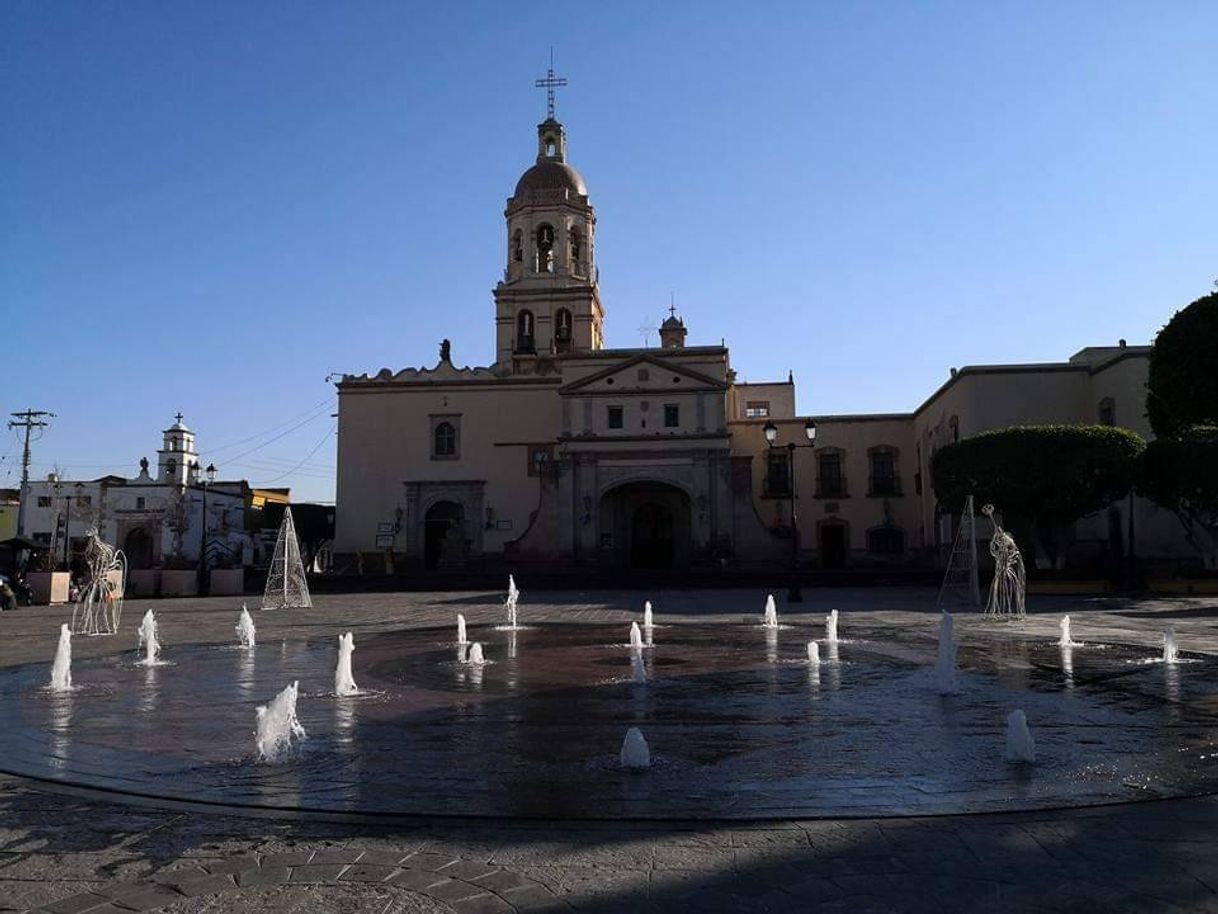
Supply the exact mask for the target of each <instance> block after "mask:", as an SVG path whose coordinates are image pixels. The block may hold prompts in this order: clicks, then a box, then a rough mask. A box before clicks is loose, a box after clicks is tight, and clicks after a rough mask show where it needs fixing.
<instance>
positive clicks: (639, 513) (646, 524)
mask: <svg viewBox="0 0 1218 914" xmlns="http://www.w3.org/2000/svg"><path fill="white" fill-rule="evenodd" d="M674 536H675V531H674V524H673V517H672V511H670V510H669V509H668V507H667V506H666V505H662V504H659V503H657V502H654V501H649V502H647V503H645V504H642V505H639V506H638V507H637V508H635V510H634V515H633V516H632V517H631V518H630V564H631V566H632V567H634V568H671V567H672V565H673V557H674V555H675V543H674V539H673V538H674Z"/></svg>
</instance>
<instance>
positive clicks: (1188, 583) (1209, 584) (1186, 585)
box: [1147, 578, 1218, 596]
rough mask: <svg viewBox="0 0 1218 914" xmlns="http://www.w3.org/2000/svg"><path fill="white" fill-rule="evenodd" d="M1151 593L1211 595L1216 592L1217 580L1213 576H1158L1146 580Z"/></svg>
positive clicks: (1217, 591) (1217, 592)
mask: <svg viewBox="0 0 1218 914" xmlns="http://www.w3.org/2000/svg"><path fill="white" fill-rule="evenodd" d="M1147 586H1148V587H1149V588H1150V590H1151V592H1152V593H1162V594H1172V595H1176V596H1188V595H1190V594H1199V595H1205V596H1212V595H1214V594H1218V580H1215V579H1214V578H1193V579H1189V578H1159V579H1152V580H1150V581H1147Z"/></svg>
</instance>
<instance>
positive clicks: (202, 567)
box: [195, 463, 216, 597]
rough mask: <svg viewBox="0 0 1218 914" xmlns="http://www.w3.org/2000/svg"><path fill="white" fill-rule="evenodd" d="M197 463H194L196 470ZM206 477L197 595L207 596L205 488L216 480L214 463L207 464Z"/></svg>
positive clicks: (205, 489) (204, 492)
mask: <svg viewBox="0 0 1218 914" xmlns="http://www.w3.org/2000/svg"><path fill="white" fill-rule="evenodd" d="M198 466H199V465H198V464H197V463H196V464H195V468H196V470H197V469H198ZM206 473H207V479H206V480H205V481H204V482H203V483H202V486H203V517H202V519H201V520H200V523H199V528H200V530H199V596H201V597H205V596H207V591H208V589H209V586H208V585H209V584H210V581H209V580H208V575H207V489H208V487H209V486H210V485H211V484H212V483H213V482H215V481H216V465H215V464H214V463H209V464H208V465H207V470H206Z"/></svg>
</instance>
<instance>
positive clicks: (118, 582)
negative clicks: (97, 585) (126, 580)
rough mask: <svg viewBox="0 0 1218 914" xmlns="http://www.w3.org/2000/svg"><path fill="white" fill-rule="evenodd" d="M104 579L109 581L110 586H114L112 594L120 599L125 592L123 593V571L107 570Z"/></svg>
mask: <svg viewBox="0 0 1218 914" xmlns="http://www.w3.org/2000/svg"><path fill="white" fill-rule="evenodd" d="M106 580H107V581H109V582H110V586H111V587H113V588H114V591H113V593H114V596H115V597H116V598H117V599H119V600H121V599H123V597H125V596H126V594H124V593H123V573H122V572H121V571H107V572H106Z"/></svg>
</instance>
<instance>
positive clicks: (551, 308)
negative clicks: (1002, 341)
mask: <svg viewBox="0 0 1218 914" xmlns="http://www.w3.org/2000/svg"><path fill="white" fill-rule="evenodd" d="M504 219H505V222H504V236H503V242H504V246H503V252H504V272H503V278H502V280H501V281H499V283H498V285H497V286H496V287H495V289H494V306H495V320H494V333H495V360H494V362H493V363H491V364H489V365H487V366H485V367H465V366H461V367H459V366H457V365H455V364H454V363H453V361H452V357H451V352H450V349H449V345H448V343H447V341H445V342H444V343H443V344H442V345H441V347H440V356H439V361H438V363H437V364H435V365H434V366H432V367H420V368H403V369H400V370H391V369H388V368H385V369H382V370H380V371H379V372H376V373H375V374H371V375H369V374H361V375H345V376H343V377H342V378H341V380H340V381H338V383H337V388H338V399H339V415H338V475H337V495H336V497H337V518H336V533H335V542H334V552H335V569H336V571H339V572H342V571H346V572H349V573H354V572H361V573H369V574H375V573H386V572H388V573H394V572H399V573H400V572H407V571H409V572H415V571H420V572H422V571H430V570H440V571H444V570H469V571H481V570H495V569H499V568H521V567H529V566H534V567H537V566H541V567H553V568H558V567H562V568H568V569H569V568H572V567H575V568H579V567H584V568H588V569H599V570H615V569H622V570H626V569H680V570H688V571H695V572H696V571H697V570H698V569H700V568H702V569H723V568H728V569H741V570H743V569H750V568H755V569H779V568H789V567H791V563H792V561H793V560H795V559H798V561H799V563H800V565H801V566H804V567H814V568H846V567H881V566H894V565H895V566H905V565H922V566H925V567H929V566H932V565H934V564H936V563H941V562H942V560H943V557H944V555H945V552H946V550H947V549H949V548H950V545H951V537H952V522H951V518H944V517H940V516H939V513H938V511H937V510H936V505H935V499H934V494H933V491H932V490H931V487H930V484H929V461H930V459H931V457H932V455H933V453H934V450H935V448H936V447H939V446H942V445H943V444H944V443H947V442H950V441H953V440H958V439H959V438H960V437H962V436H967V435H972V434H976V433H978V432H980V431H984V430H985V429H987V428H998V427H1004V426H1008V425H1013V424H1032V423H1041V422H1085V423H1094V422H1107V423H1109V424H1119V425H1124V426H1127V427H1129V428H1133V429H1134V430H1135V431H1138V432H1139V433H1141V434H1143V435H1147V436H1148V435H1149V434H1150V430H1149V427H1148V425H1147V422H1146V420H1145V417H1144V415H1143V409H1142V399H1143V398H1144V383H1145V377H1146V370H1147V360H1148V355H1149V347H1147V346H1127V345H1126V344H1125V343H1124V341H1121V342H1120V343H1119V344H1118V345H1116V346H1110V347H1092V348H1088V349H1084V350H1082V351H1080V352H1079V353H1077V354H1076V355H1074V356H1073V357H1071V358H1070V359H1069V360H1068V361H1065V362H1058V363H1048V364H1038V365H987V366H971V367H964V368H960V369H958V370H957V369H952V370H951V372H950V376H949V377H948V378H947V379H946V380H945V382H944V384H943V385H942V387H940V388H939V390H937V391H935V392H934V393H933V394H931V396H930V397H929V398H928V399H927V400H926V401H925V402H924V403H923V404H922V405H921V406H919V407H918V408H917V409H916V410H915V411H914V412H912V413H908V412H906V413H886V414H874V415H872V414H869V415H815V416H800V415H797V413H796V397H795V383H794V379H793V377H791V376H790V375H789V374H788V376H787V377H786V378H785V379H780V380H775V381H773V382H770V383H748V384H746V383H742V382H738V381H737V380H736V375H735V372H734V371H733V370H732V366H731V359H730V354H729V350H728V348H727V347H726V346H724V345H697V344H696V341H690V340H688V339H687V336H688V328H687V327H686V325H685V323H684V321H683V320H682V318H681V317H679V316H678V315H677V314H676V313H675V311H673V313H672V314H670V316H669V317H668V318H667V319H666V320H665V321H664V323H663V326H662V327H661V328H660V333H659V336H660V345H659V347H658V348H626V349H619V348H610V347H609V346H608V345H607V340H606V338H605V333H604V319H605V307H606V306H605V303H603V302H602V301H601V294H600V288H599V283H598V276H597V258H596V213H595V210H594V208H593V206H592V202H591V198H590V196H589V191H588V186H587V184H586V183H585V181H584V178H583V176H582V175H581V174H580V172H579V171H577V170H576V169H575V167H574V166H573V165H572V164H571V162H570V157H569V153H568V143H567V134H566V131H565V129H564V127H563V125H562V124H561V123H560V122H559V121H558V120H557V119H556V118H555V117H554V112H553V103H552V96H551V107H550V112H549V116H548V117H547V118H546V119H545V120H544V121H543V122H542V123H541V124H539V125H538V127H537V156H536V161H535V162H534V163H533V164H532V165H531V166H529V167H528V168H527V170H525V171H524V173H523V174H522V175H521V177H520V180H519V181H518V182H517V184H516V187H515V190H514V191H513V193H512V195H511V197H509V198H508V201H507V207H506V210H505V212H504ZM1129 509H1130V508H1129V506H1127V505H1116V506H1114V507H1113V508H1112V509H1111V511H1110V516H1107V517H1102V518H1088V519H1084V520H1083V521H1080V522H1079V524H1078V525H1076V528H1077V529H1076V530H1074V531H1073V534H1072V540H1071V542H1072V549H1074V552H1075V554H1077V555H1078V556H1081V557H1082V558H1084V559H1086V560H1091V559H1095V558H1097V557H1100V558H1102V557H1103V556H1105V555H1107V556H1109V557H1111V556H1112V555H1115V554H1119V553H1120V552H1121V551H1122V550H1123V549H1124V548H1125V545H1124V544H1123V542H1122V541H1121V537H1122V535H1123V533H1122V531H1123V530H1125V529H1126V527H1127V518H1126V517H1125V516H1124V514H1123V513H1122V512H1125V511H1127V510H1129ZM1133 510H1135V511H1136V512H1137V517H1138V528H1139V531H1140V533H1139V543H1138V545H1139V552H1140V554H1142V555H1147V554H1153V553H1154V551H1155V550H1156V549H1160V550H1167V551H1168V552H1176V551H1177V550H1178V542H1177V540H1178V536H1176V535H1175V533H1174V520H1173V519H1172V517H1171V515H1170V514H1169V513H1168V512H1166V511H1162V510H1161V509H1158V508H1156V507H1155V506H1154V505H1153V504H1150V503H1148V502H1146V503H1144V502H1141V501H1138V502H1137V504H1136V505H1135V506H1134V507H1133ZM793 515H794V517H793ZM793 521H794V522H793Z"/></svg>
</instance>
